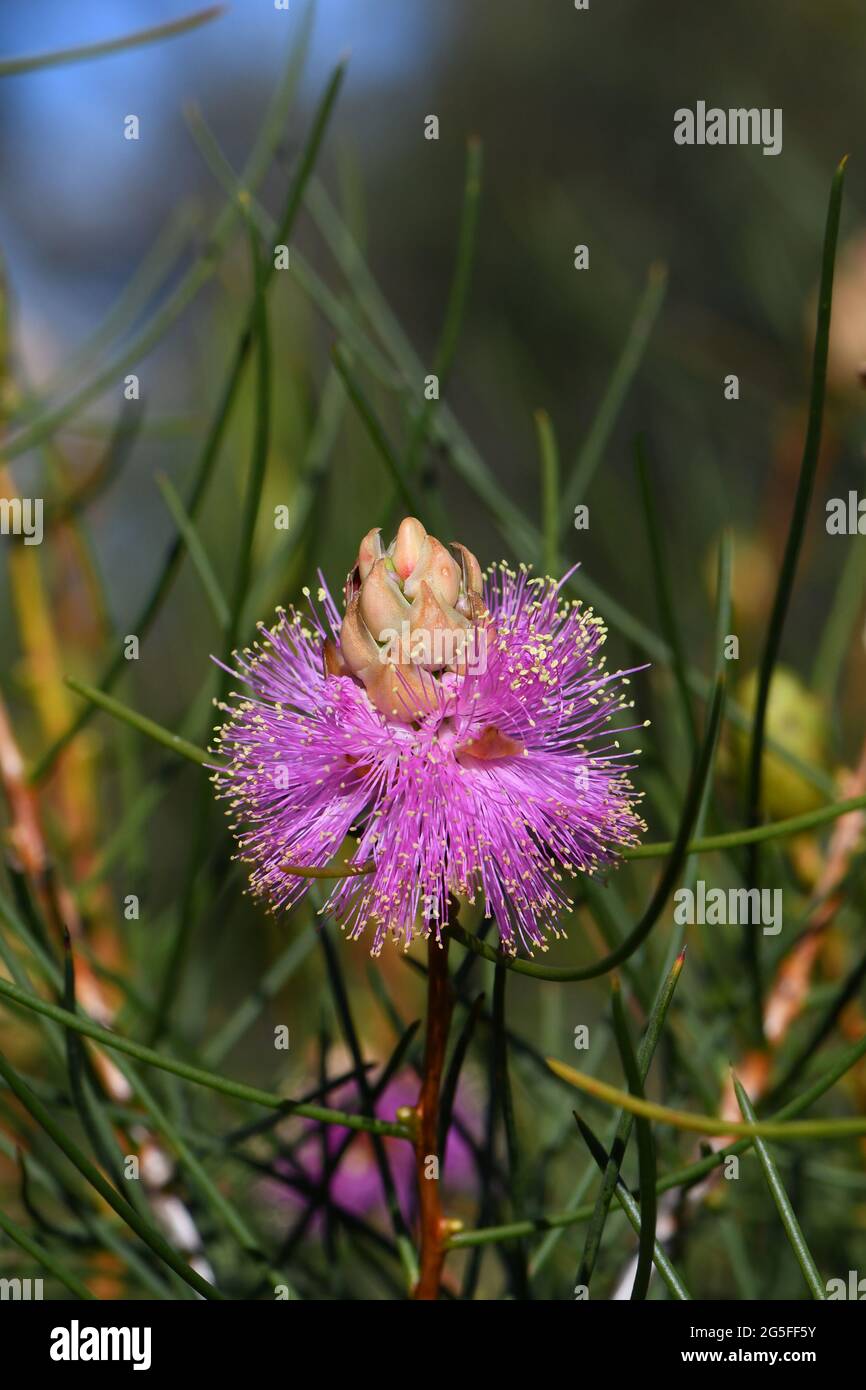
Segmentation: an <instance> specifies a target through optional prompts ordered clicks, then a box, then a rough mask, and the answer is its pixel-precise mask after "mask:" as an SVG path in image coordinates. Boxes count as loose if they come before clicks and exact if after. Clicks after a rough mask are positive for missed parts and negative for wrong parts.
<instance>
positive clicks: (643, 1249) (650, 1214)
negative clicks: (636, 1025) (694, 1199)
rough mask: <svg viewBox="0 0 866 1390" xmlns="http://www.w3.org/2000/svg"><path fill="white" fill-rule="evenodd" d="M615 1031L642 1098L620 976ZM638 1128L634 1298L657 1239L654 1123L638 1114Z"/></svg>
mask: <svg viewBox="0 0 866 1390" xmlns="http://www.w3.org/2000/svg"><path fill="white" fill-rule="evenodd" d="M613 1031H614V1034H615V1036H616V1041H617V1046H618V1048H619V1055H620V1058H621V1060H622V1065H623V1071H624V1072H625V1074H626V1080H627V1081H628V1088H629V1091H630V1092H631V1094H632V1095H633V1096H634V1097H635V1098H636V1099H638V1100H642V1099H643V1079H642V1077H641V1071H640V1066H639V1064H638V1059H637V1057H636V1056H635V1051H634V1047H633V1046H632V1041H631V1037H630V1035H629V1031H628V1022H627V1020H626V1016H625V1009H624V1008H623V1002H622V990H621V988H620V984H619V980H618V979H617V978H616V977H614V980H613ZM635 1128H636V1130H637V1149H638V1173H639V1178H640V1243H639V1246H638V1259H637V1269H636V1270H635V1275H634V1284H633V1285H632V1290H631V1296H632V1299H633V1300H640V1299H644V1298H646V1296H647V1290H648V1289H649V1282H650V1278H651V1277H652V1267H653V1253H654V1251H655V1240H656V1147H655V1140H654V1139H653V1132H652V1125H651V1124H650V1122H649V1120H648V1119H646V1118H645V1117H644V1116H641V1115H638V1116H637V1119H636V1123H635Z"/></svg>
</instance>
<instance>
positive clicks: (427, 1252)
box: [413, 934, 451, 1299]
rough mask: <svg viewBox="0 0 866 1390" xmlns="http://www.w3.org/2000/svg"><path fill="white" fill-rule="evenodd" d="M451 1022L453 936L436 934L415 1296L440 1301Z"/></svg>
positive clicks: (420, 1112)
mask: <svg viewBox="0 0 866 1390" xmlns="http://www.w3.org/2000/svg"><path fill="white" fill-rule="evenodd" d="M450 1022H451V981H450V979H449V976H448V937H447V936H446V935H444V934H443V937H442V941H441V943H440V942H438V941H437V940H436V938H435V937H434V936H433V935H432V934H431V936H430V939H429V942H428V946H427V1035H426V1040H425V1044H424V1073H423V1076H422V1079H421V1092H420V1095H419V1096H418V1104H417V1105H416V1107H415V1113H416V1116H417V1127H416V1133H415V1165H416V1170H417V1174H418V1208H419V1212H420V1220H421V1269H420V1274H419V1277H418V1283H417V1284H416V1285H415V1289H414V1292H413V1297H414V1298H419V1299H420V1298H424V1299H436V1298H438V1296H439V1284H440V1282H441V1279H442V1266H443V1264H444V1262H445V1247H444V1240H445V1231H444V1229H443V1223H442V1204H441V1202H440V1201H439V1177H438V1164H439V1097H440V1092H441V1089H442V1072H443V1069H444V1066H445V1049H446V1047H447V1045H448V1025H449V1023H450ZM432 1158H435V1159H436V1165H435V1166H436V1175H435V1176H432V1175H431V1176H428V1174H429V1172H430V1169H429V1166H428V1165H429V1162H430V1160H431V1159H432Z"/></svg>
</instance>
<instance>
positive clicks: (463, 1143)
mask: <svg viewBox="0 0 866 1390" xmlns="http://www.w3.org/2000/svg"><path fill="white" fill-rule="evenodd" d="M417 1098H418V1082H417V1081H416V1080H415V1078H414V1077H412V1076H410V1075H405V1076H398V1077H396V1078H395V1079H394V1080H393V1081H392V1082H391V1083H390V1085H389V1086H386V1088H385V1090H384V1091H383V1092H382V1094H381V1096H379V1098H378V1100H377V1101H376V1105H375V1112H376V1114H377V1115H378V1117H379V1118H380V1119H383V1120H393V1119H394V1116H395V1115H396V1113H397V1111H398V1110H400V1109H401V1108H402V1107H404V1106H405V1107H411V1106H414V1105H415V1102H416V1100H417ZM329 1104H333V1105H334V1106H336V1107H337V1108H347V1109H357V1108H358V1094H357V1090H356V1089H355V1087H354V1086H353V1085H351V1084H350V1085H348V1086H346V1087H341V1088H340V1089H339V1090H337V1091H334V1092H332V1093H331V1095H330V1096H329ZM304 1129H305V1133H304V1134H303V1137H302V1138H301V1141H300V1143H298V1144H297V1145H296V1146H295V1147H294V1149H293V1152H292V1158H291V1160H289V1159H279V1160H277V1163H276V1168H277V1170H278V1172H279V1173H280V1177H281V1178H282V1179H283V1180H282V1181H280V1180H279V1179H275V1178H269V1179H267V1180H266V1182H264V1183H263V1184H262V1186H261V1193H262V1195H263V1196H264V1197H265V1198H266V1199H267V1201H268V1202H269V1203H278V1204H281V1203H284V1202H285V1203H288V1204H289V1205H291V1206H293V1207H297V1208H298V1209H301V1208H304V1207H306V1206H307V1204H308V1202H309V1201H310V1199H311V1197H312V1194H313V1193H315V1192H316V1191H317V1190H319V1189H320V1188H321V1186H322V1180H323V1177H324V1175H325V1154H324V1152H323V1143H322V1134H321V1131H320V1130H319V1128H318V1126H316V1125H315V1124H314V1122H313V1121H305V1122H304ZM350 1134H352V1131H350V1130H347V1129H343V1128H342V1126H340V1125H327V1126H325V1133H324V1142H325V1144H326V1145H327V1154H328V1161H329V1162H333V1160H334V1158H335V1157H336V1155H337V1154H338V1152H339V1151H340V1149H342V1147H343V1145H344V1143H345V1141H346V1139H347V1138H348V1136H349V1135H350ZM469 1136H472V1137H474V1138H475V1139H476V1141H477V1139H478V1136H477V1135H476V1134H475V1133H474V1128H473V1124H472V1119H471V1116H470V1115H469V1109H468V1107H467V1104H466V1096H465V1087H464V1086H462V1085H461V1087H460V1089H459V1090H458V1094H457V1099H456V1102H455V1106H454V1112H453V1116H452V1125H451V1127H450V1129H449V1133H448V1147H447V1152H446V1157H445V1159H444V1162H443V1168H442V1182H443V1185H444V1187H445V1188H447V1190H448V1191H449V1192H450V1193H451V1194H452V1195H457V1194H459V1193H461V1192H468V1191H469V1190H470V1188H471V1187H472V1183H473V1175H474V1173H475V1167H474V1159H473V1156H472V1148H471V1144H470V1138H469ZM383 1142H384V1144H385V1148H386V1152H387V1156H388V1163H389V1165H390V1168H391V1173H392V1176H393V1178H394V1186H395V1188H396V1190H397V1196H398V1197H399V1199H400V1205H401V1207H402V1208H403V1210H404V1211H409V1210H411V1208H412V1205H413V1202H414V1200H415V1190H416V1186H417V1176H416V1171H415V1154H414V1150H413V1148H412V1145H411V1144H407V1143H406V1142H405V1141H404V1140H402V1139H393V1140H389V1139H386V1140H384V1141H383ZM329 1188H330V1194H331V1200H332V1201H333V1202H334V1203H335V1204H336V1205H337V1206H338V1207H342V1208H343V1209H344V1210H346V1211H349V1212H351V1213H352V1215H354V1216H364V1217H366V1216H369V1215H370V1214H372V1213H375V1212H377V1211H380V1210H381V1208H382V1179H381V1177H380V1175H379V1168H378V1165H377V1163H376V1156H375V1153H374V1151H373V1142H372V1140H371V1138H370V1136H369V1134H352V1143H351V1145H350V1146H349V1148H348V1149H347V1151H346V1153H345V1155H344V1156H343V1158H342V1159H341V1160H340V1163H339V1165H338V1166H337V1168H336V1171H335V1172H334V1173H333V1175H332V1176H331V1177H330V1180H329ZM316 1224H317V1225H318V1224H319V1222H318V1219H317V1221H316Z"/></svg>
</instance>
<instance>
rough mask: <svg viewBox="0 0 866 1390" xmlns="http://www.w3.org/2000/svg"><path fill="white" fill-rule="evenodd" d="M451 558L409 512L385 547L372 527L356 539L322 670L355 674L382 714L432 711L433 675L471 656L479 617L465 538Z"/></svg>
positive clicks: (436, 693) (461, 669)
mask: <svg viewBox="0 0 866 1390" xmlns="http://www.w3.org/2000/svg"><path fill="white" fill-rule="evenodd" d="M454 550H455V551H456V554H457V559H455V558H454V556H452V555H451V554H450V553H449V552H448V550H446V548H445V546H444V545H442V543H441V542H440V541H438V540H437V539H436V537H435V536H430V535H428V534H427V532H426V530H425V529H424V527H423V526H422V524H421V522H420V521H418V520H417V519H416V518H415V517H406V518H404V520H403V521H402V522H401V523H400V526H399V528H398V531H397V535H396V538H395V540H394V541H393V542H392V543H391V545H390V546H389V547H388V549H387V550H385V549H384V547H383V545H382V540H381V537H380V535H379V531H378V530H377V529H374V530H372V531H369V532H368V533H367V535H366V536H365V537H364V539H363V540H362V541H361V544H360V547H359V549H358V560H357V564H356V565H355V568H354V570H353V571H352V572H351V574H350V575H349V577H348V580H347V584H346V616H345V618H344V619H343V624H342V627H341V630H340V648H339V652H338V653H334V652H332V653H331V654H330V656H328V654H326V661H325V670H326V673H327V674H329V675H342V674H347V675H349V676H351V677H352V678H354V679H356V680H359V681H360V682H361V683H362V684H363V686H364V689H365V690H366V692H367V695H368V696H369V698H370V700H371V701H372V703H373V704H374V705H375V707H376V709H378V710H379V711H380V713H381V714H384V715H385V716H386V718H388V719H392V720H397V721H398V722H400V723H411V722H413V721H414V720H417V719H421V718H423V717H424V715H425V714H429V713H431V712H433V711H434V710H435V709H436V708H437V707H438V705H439V703H440V701H441V697H442V687H441V684H440V677H441V676H442V675H443V674H444V673H446V672H448V671H450V672H454V673H456V674H457V675H462V674H465V672H466V670H467V667H468V665H469V662H470V661H471V660H477V656H478V652H479V650H481V651H483V642H480V641H478V640H476V639H478V637H479V631H478V630H479V629H480V628H482V627H483V626H484V624H485V622H486V616H487V615H486V613H485V609H484V601H483V597H482V577H481V566H480V565H479V563H478V561H477V560H476V558H475V556H474V555H473V554H472V552H471V551H470V550H467V549H466V548H465V546H462V545H455V546H454Z"/></svg>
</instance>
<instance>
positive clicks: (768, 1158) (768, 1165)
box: [733, 1076, 827, 1299]
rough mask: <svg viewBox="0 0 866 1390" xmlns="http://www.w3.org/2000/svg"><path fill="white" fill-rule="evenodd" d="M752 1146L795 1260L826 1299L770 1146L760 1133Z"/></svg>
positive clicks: (744, 1098) (747, 1109)
mask: <svg viewBox="0 0 866 1390" xmlns="http://www.w3.org/2000/svg"><path fill="white" fill-rule="evenodd" d="M733 1082H734V1090H735V1091H736V1093H737V1102H738V1104H739V1107H740V1111H741V1112H742V1116H743V1119H744V1120H748V1122H749V1123H750V1124H755V1123H756V1119H755V1111H754V1108H753V1106H752V1102H751V1101H750V1100H749V1097H748V1095H747V1094H746V1090H745V1088H744V1086H743V1084H742V1082H741V1081H740V1079H739V1077H737V1076H735V1077H734V1078H733ZM755 1150H756V1152H757V1155H758V1158H759V1159H760V1162H761V1167H762V1168H763V1170H764V1177H765V1178H766V1179H767V1186H768V1187H769V1189H770V1192H771V1194H772V1197H773V1201H774V1202H775V1203H776V1209H777V1211H778V1213H779V1215H780V1217H781V1218H782V1225H783V1226H784V1228H785V1234H786V1235H787V1237H788V1239H789V1241H790V1242H791V1246H792V1249H793V1251H794V1254H795V1255H796V1257H797V1263H798V1264H799V1266H800V1268H801V1269H802V1271H803V1278H804V1279H805V1280H806V1283H807V1284H808V1285H809V1290H810V1292H811V1294H812V1297H813V1298H819V1299H825V1298H826V1297H827V1292H826V1289H825V1287H824V1284H823V1282H822V1280H821V1276H820V1274H819V1273H818V1269H817V1266H816V1264H815V1261H814V1260H813V1259H812V1253H811V1251H810V1249H809V1247H808V1245H807V1244H806V1238H805V1236H804V1235H803V1232H802V1230H801V1229H800V1223H799V1221H798V1220H797V1217H796V1215H795V1214H794V1208H793V1207H792V1206H791V1200H790V1198H789V1196H788V1194H787V1192H786V1191H785V1188H784V1184H783V1183H782V1179H781V1178H780V1177H779V1170H778V1168H777V1167H776V1163H775V1160H774V1158H773V1156H772V1154H771V1153H770V1150H769V1149H768V1148H767V1145H766V1144H765V1143H764V1141H763V1139H761V1138H760V1137H759V1136H756V1138H755Z"/></svg>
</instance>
